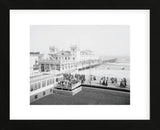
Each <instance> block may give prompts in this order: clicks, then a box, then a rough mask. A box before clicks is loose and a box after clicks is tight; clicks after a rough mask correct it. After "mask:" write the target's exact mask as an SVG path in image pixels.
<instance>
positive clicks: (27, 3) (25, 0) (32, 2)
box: [0, 0, 160, 130]
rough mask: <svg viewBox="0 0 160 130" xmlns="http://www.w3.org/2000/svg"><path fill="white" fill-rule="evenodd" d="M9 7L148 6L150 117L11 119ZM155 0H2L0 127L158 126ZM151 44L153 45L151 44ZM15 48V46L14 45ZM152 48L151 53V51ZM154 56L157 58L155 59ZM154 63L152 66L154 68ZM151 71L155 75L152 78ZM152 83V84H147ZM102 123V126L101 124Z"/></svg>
mask: <svg viewBox="0 0 160 130" xmlns="http://www.w3.org/2000/svg"><path fill="white" fill-rule="evenodd" d="M10 9H15V10H16V9H18V10H19V9H22V10H23V9H27V10H29V9H33V10H36V9H42V10H45V9H49V10H54V9H58V10H61V9H63V10H73V9H80V10H83V9H87V10H90V9H95V10H107V9H112V10H116V9H135V10H136V9H147V10H150V15H151V16H150V18H151V19H150V21H151V22H150V28H151V29H150V43H152V44H150V46H151V45H152V47H151V48H152V49H154V51H152V56H151V57H150V61H151V63H152V71H151V72H150V74H151V75H152V77H150V80H151V81H152V82H151V81H150V82H151V83H152V88H151V87H150V97H151V99H150V120H99V121H95V120H92V121H86V120H78V121H77V120H74V121H73V120H70V121H62V120H57V121H56V120H54V121H51V120H46V121H42V120H23V121H19V120H10V118H9V116H10V113H9V111H10V101H9V98H10V93H9V92H10V73H11V70H10V50H9V48H10V44H9V43H10V35H9V34H10V32H9V24H10V19H9V10H10ZM158 11H159V9H158V0H153V1H152V0H146V1H145V0H142V1H139V0H134V1H133V0H132V1H131V0H129V1H127V0H119V1H118V0H109V1H105V0H100V1H91V0H88V1H84V0H81V1H73V0H70V1H64V0H59V1H58V0H46V1H44V0H39V1H38V0H17V1H14V0H13V1H11V0H1V1H0V14H1V20H0V22H1V24H0V25H1V47H0V48H1V56H2V59H1V60H2V62H1V63H2V64H1V65H2V67H1V70H2V72H3V75H2V78H1V79H2V85H1V114H0V117H1V119H2V120H1V129H2V130H8V129H14V128H15V129H17V128H19V129H24V128H27V129H39V128H42V129H46V128H47V129H49V128H56V127H57V128H63V129H64V128H67V127H68V128H71V127H72V128H73V129H77V128H80V129H84V128H85V127H89V128H91V127H92V128H95V129H123V130H124V129H126V130H130V129H131V130H134V129H137V130H142V129H145V130H148V129H156V130H158V129H160V120H159V116H158V113H159V106H158V104H159V103H158V99H159V92H158V91H157V88H158V80H156V78H155V77H156V76H158V75H156V73H155V72H156V71H157V69H156V68H158V63H157V62H158V61H157V57H156V56H153V54H155V53H156V52H158V50H156V49H158V48H157V47H156V43H158V41H159V39H158V29H157V27H158V25H159V19H158V17H159V16H160V14H159V13H158ZM153 47H154V48H153ZM17 48H18V47H17ZM153 52H154V53H153ZM155 58H156V59H155ZM153 65H154V68H153ZM153 74H154V75H156V76H154V78H153ZM150 85H151V84H150ZM104 127H105V128H104Z"/></svg>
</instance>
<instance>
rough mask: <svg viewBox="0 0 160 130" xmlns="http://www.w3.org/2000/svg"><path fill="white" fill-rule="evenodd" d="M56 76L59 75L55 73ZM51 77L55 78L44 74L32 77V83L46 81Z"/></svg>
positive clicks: (49, 74)
mask: <svg viewBox="0 0 160 130" xmlns="http://www.w3.org/2000/svg"><path fill="white" fill-rule="evenodd" d="M55 74H57V73H55ZM50 77H54V75H53V74H51V73H43V74H40V75H36V76H32V77H30V83H33V82H37V81H40V80H44V79H48V78H50Z"/></svg>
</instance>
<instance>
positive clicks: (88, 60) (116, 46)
mask: <svg viewBox="0 0 160 130" xmlns="http://www.w3.org/2000/svg"><path fill="white" fill-rule="evenodd" d="M29 87H30V105H130V87H132V86H130V26H129V25H30V86H29Z"/></svg>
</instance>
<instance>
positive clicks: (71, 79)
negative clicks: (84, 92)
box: [58, 73, 127, 88]
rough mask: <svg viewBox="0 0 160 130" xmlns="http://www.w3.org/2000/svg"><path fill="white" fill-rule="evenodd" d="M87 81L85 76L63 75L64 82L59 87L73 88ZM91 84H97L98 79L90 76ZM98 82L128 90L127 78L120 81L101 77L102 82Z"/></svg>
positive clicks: (60, 82) (114, 78)
mask: <svg viewBox="0 0 160 130" xmlns="http://www.w3.org/2000/svg"><path fill="white" fill-rule="evenodd" d="M85 81H86V77H85V75H83V74H70V73H64V74H63V80H62V81H59V83H58V85H60V86H67V87H71V86H72V85H74V84H76V83H78V82H81V83H84V82H85ZM89 81H90V82H91V81H96V82H97V77H96V76H94V75H91V76H90V80H89ZM98 82H99V83H100V84H101V85H105V86H109V84H112V85H115V86H116V87H121V88H126V87H127V80H126V78H122V79H121V80H119V81H118V79H117V78H116V77H105V76H103V77H101V78H100V81H99V80H98Z"/></svg>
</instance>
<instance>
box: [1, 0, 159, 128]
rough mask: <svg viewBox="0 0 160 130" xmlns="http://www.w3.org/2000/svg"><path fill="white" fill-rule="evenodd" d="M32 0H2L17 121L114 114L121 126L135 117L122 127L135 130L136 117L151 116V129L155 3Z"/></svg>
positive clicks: (11, 111)
mask: <svg viewBox="0 0 160 130" xmlns="http://www.w3.org/2000/svg"><path fill="white" fill-rule="evenodd" d="M51 3H52V2H51ZM122 3H123V2H122ZM28 4H29V5H28ZM28 4H27V3H26V5H25V4H22V5H24V6H22V8H23V9H19V8H17V7H16V3H15V5H14V4H11V3H10V2H8V3H5V2H4V3H3V4H2V5H7V6H9V7H8V8H7V9H4V10H5V11H6V13H5V12H4V13H3V15H4V16H5V20H6V21H8V22H7V25H6V24H5V25H6V26H7V29H8V30H7V31H5V32H8V33H4V34H5V37H3V39H5V40H4V41H5V48H6V49H8V51H5V53H8V57H7V58H8V63H7V65H6V66H8V68H9V69H8V73H9V75H8V78H6V79H8V82H9V83H8V84H7V85H8V88H5V89H4V90H5V91H6V92H7V91H8V90H9V91H8V93H7V95H6V96H7V98H8V99H7V98H6V100H5V102H6V104H8V111H7V113H8V114H6V115H4V116H5V118H7V120H8V121H9V122H12V121H14V120H54V121H55V120H107V121H108V120H113V123H108V124H109V125H110V127H108V128H111V126H112V125H113V124H114V125H113V128H118V126H117V127H116V125H120V122H117V121H115V120H123V121H124V120H128V121H126V122H125V121H124V123H125V124H127V123H128V124H129V126H126V125H125V126H122V125H120V126H122V128H123V129H126V128H128V127H129V128H128V129H132V127H135V125H134V123H133V122H132V121H131V120H139V121H141V120H144V124H143V126H144V128H146V127H147V128H152V127H153V125H152V124H149V122H151V121H152V120H151V119H152V118H151V111H150V105H151V103H150V89H151V88H150V15H151V14H150V13H151V8H150V6H146V8H144V7H143V8H137V9H135V8H130V9H126V8H123V6H121V7H122V8H119V6H118V5H117V8H110V7H107V6H106V7H102V6H101V8H98V7H97V8H96V6H95V5H94V7H93V8H92V7H88V8H87V7H86V6H85V5H84V6H82V5H81V6H82V8H79V7H81V6H76V5H75V6H74V8H71V7H70V6H69V7H66V8H59V6H58V5H57V7H56V5H55V6H53V7H50V6H51V5H50V4H49V3H48V4H47V5H45V4H44V3H42V1H40V2H38V3H36V2H35V1H34V2H33V3H28ZM52 4H54V2H53V3H52ZM154 4H155V3H154ZM17 5H18V4H17ZM30 5H31V6H30ZM36 6H38V8H36ZM92 6H93V5H92ZM14 7H15V8H14ZM18 7H20V8H21V4H20V6H18ZM28 7H30V8H28ZM112 7H113V6H112ZM126 7H127V6H126ZM153 10H154V9H153ZM154 12H156V11H155V10H154ZM6 15H7V16H6ZM5 81H6V80H5ZM2 96H4V95H3V94H2ZM6 108H7V106H6ZM5 111H6V110H5ZM48 122H49V121H48ZM108 122H109V121H108ZM39 123H40V122H37V123H36V124H37V126H38V124H39ZM132 123H133V124H132ZM7 124H8V123H6V124H5V125H4V126H3V128H4V129H5V128H6V127H8V126H7ZM77 125H78V124H77ZM9 127H11V128H12V127H13V126H9Z"/></svg>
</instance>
